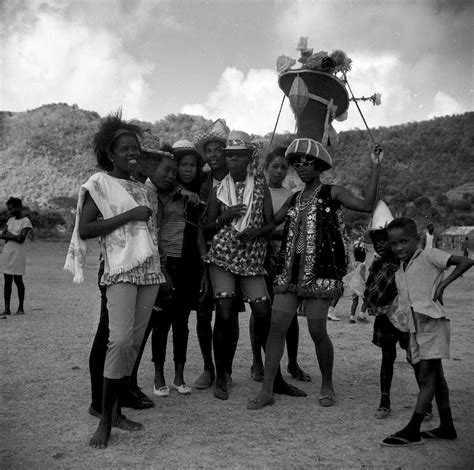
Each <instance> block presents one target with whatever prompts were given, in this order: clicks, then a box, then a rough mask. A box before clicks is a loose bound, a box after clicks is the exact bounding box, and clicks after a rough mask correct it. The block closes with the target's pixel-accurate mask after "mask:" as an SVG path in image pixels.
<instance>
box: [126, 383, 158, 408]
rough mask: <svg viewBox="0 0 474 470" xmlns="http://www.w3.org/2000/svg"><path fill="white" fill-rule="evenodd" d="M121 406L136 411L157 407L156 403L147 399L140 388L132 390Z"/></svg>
mask: <svg viewBox="0 0 474 470" xmlns="http://www.w3.org/2000/svg"><path fill="white" fill-rule="evenodd" d="M120 404H121V405H122V406H123V407H124V408H133V409H134V410H146V409H148V408H153V407H154V406H155V402H154V401H153V400H151V399H150V398H149V397H147V396H146V395H145V394H144V393H143V392H142V390H141V389H140V388H139V387H134V388H130V389H129V390H128V392H127V394H126V395H125V397H123V399H122V400H121V403H120Z"/></svg>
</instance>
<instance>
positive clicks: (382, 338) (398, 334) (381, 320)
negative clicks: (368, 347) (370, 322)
mask: <svg viewBox="0 0 474 470" xmlns="http://www.w3.org/2000/svg"><path fill="white" fill-rule="evenodd" d="M409 339H410V334H409V333H405V332H403V331H400V330H399V329H397V328H395V327H394V326H393V324H392V322H391V321H390V320H389V318H388V317H387V315H377V316H376V317H375V321H374V334H373V336H372V343H373V344H375V346H378V347H379V348H382V349H385V348H387V347H391V346H392V345H396V344H397V343H399V344H400V347H401V348H402V349H405V350H407V349H408V343H409Z"/></svg>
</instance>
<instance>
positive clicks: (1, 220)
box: [0, 206, 66, 235]
mask: <svg viewBox="0 0 474 470" xmlns="http://www.w3.org/2000/svg"><path fill="white" fill-rule="evenodd" d="M23 216H24V217H28V218H29V219H30V220H31V224H32V225H33V230H34V231H35V232H36V233H37V234H40V235H44V234H45V235H48V234H49V233H50V232H52V231H54V230H55V228H56V226H58V225H65V224H66V221H65V220H64V217H63V216H62V215H61V214H60V213H59V212H57V211H42V212H38V211H36V210H31V209H30V208H29V207H27V206H24V207H23ZM8 219H9V216H8V211H7V209H2V210H0V227H4V226H5V224H6V223H7V221H8Z"/></svg>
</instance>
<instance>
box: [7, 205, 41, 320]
mask: <svg viewBox="0 0 474 470" xmlns="http://www.w3.org/2000/svg"><path fill="white" fill-rule="evenodd" d="M22 208H23V204H22V202H21V199H18V198H16V197H11V198H9V199H8V201H7V210H8V215H9V216H10V218H9V219H8V221H7V225H6V226H5V227H4V229H3V230H2V231H1V232H0V239H3V240H5V246H4V247H3V253H2V257H1V262H0V266H1V269H2V272H3V277H4V279H5V286H4V291H3V295H4V300H5V310H4V311H3V313H2V315H10V313H11V311H10V300H11V296H12V287H13V282H15V285H16V288H17V291H18V310H17V311H16V315H24V314H25V309H24V305H23V303H24V301H25V284H24V283H23V275H24V274H25V268H26V247H25V240H26V237H27V235H28V232H29V231H30V230H31V229H32V228H33V226H32V225H31V221H30V219H29V218H28V217H23V214H22Z"/></svg>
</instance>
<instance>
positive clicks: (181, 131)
mask: <svg viewBox="0 0 474 470" xmlns="http://www.w3.org/2000/svg"><path fill="white" fill-rule="evenodd" d="M99 119H100V116H99V115H98V114H97V113H95V112H92V111H85V110H81V109H79V108H78V107H77V106H76V105H73V106H69V105H66V104H49V105H44V106H41V107H40V108H37V109H34V110H30V111H26V112H21V113H13V112H6V111H4V112H0V182H1V184H0V200H1V201H5V200H6V199H7V198H8V196H10V195H15V196H18V197H21V198H22V199H23V200H24V202H25V204H27V205H28V206H29V207H30V208H33V209H35V210H40V211H45V210H50V211H52V210H54V211H59V212H60V213H62V215H63V216H64V218H65V220H66V222H67V224H68V225H70V224H71V223H72V220H73V218H72V215H73V209H74V204H75V200H76V195H77V191H78V187H79V185H80V184H81V183H82V182H84V181H85V180H86V179H87V178H88V176H89V175H91V174H92V173H93V172H94V171H95V160H94V156H93V154H92V148H91V140H92V136H93V134H94V132H95V131H96V130H97V128H98V123H99ZM139 124H140V125H142V127H143V128H144V129H151V130H152V131H153V132H154V133H156V134H158V135H159V136H160V137H161V138H162V140H163V141H168V142H174V141H176V140H178V139H181V138H188V139H192V138H193V137H194V136H195V135H197V134H198V133H200V132H202V131H203V130H205V129H207V128H208V127H209V126H210V124H211V121H209V120H206V119H204V118H203V117H201V116H189V115H185V114H178V115H175V114H172V115H169V116H166V118H164V119H162V120H160V121H156V122H155V123H149V122H139ZM473 129H474V113H473V112H471V113H465V114H462V115H455V116H447V117H441V118H435V119H432V120H430V121H424V122H413V123H407V124H403V125H399V126H391V127H380V128H377V129H375V130H374V131H373V133H374V136H375V138H376V140H377V141H378V142H380V143H382V144H383V146H384V147H385V161H384V164H383V173H382V178H381V182H380V195H381V197H382V198H383V199H384V200H385V201H386V202H388V204H389V205H390V207H391V209H392V210H393V211H394V213H395V214H397V215H407V216H410V217H415V218H416V219H417V220H418V222H420V223H422V224H425V223H426V221H427V220H430V221H433V222H434V223H435V224H436V225H438V226H440V227H446V226H449V225H474V213H473V207H474V133H473ZM253 137H255V138H256V139H257V140H259V141H260V142H262V143H263V146H265V143H266V142H268V141H269V138H270V136H269V135H267V136H256V135H255V136H253ZM339 137H340V143H339V146H338V147H336V148H334V149H330V153H331V155H332V156H333V159H334V168H333V169H332V170H331V171H329V172H328V173H327V174H326V175H325V177H324V179H325V181H330V182H335V183H338V184H344V185H347V186H349V187H350V188H351V189H353V190H354V191H355V192H359V193H360V192H361V191H362V190H363V187H364V185H365V183H366V181H367V178H368V168H369V166H368V153H369V151H370V147H371V143H370V140H369V136H368V134H367V132H366V131H364V130H353V131H347V132H341V133H340V134H339ZM291 138H292V136H291V135H290V134H285V135H278V136H276V139H275V141H276V142H283V143H285V142H286V143H289V141H290V140H291ZM263 153H264V152H263V151H262V154H263ZM262 157H263V156H262ZM297 184H298V181H297V178H296V177H295V175H290V179H289V185H290V186H292V187H294V186H296V185H297ZM347 217H348V221H349V225H351V226H357V225H360V224H364V223H366V222H367V220H368V217H366V216H364V215H361V214H358V213H353V212H352V213H348V214H347Z"/></svg>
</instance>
